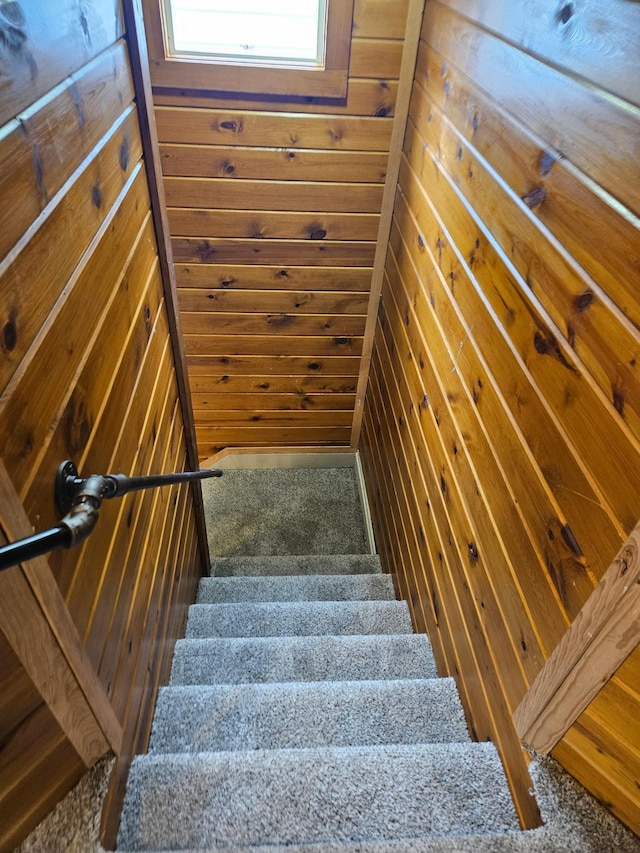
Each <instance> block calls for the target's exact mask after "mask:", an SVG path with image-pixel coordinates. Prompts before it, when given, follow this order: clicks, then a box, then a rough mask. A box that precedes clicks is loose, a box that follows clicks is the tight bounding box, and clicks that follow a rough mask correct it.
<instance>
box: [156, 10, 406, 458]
mask: <svg viewBox="0 0 640 853" xmlns="http://www.w3.org/2000/svg"><path fill="white" fill-rule="evenodd" d="M407 7H408V2H407V0H355V3H354V25H353V37H352V40H351V55H350V66H349V88H348V96H347V98H346V100H344V101H333V102H331V101H322V100H319V99H317V98H298V99H297V100H289V101H287V100H286V99H285V98H277V99H274V98H270V99H265V98H259V97H255V98H249V97H247V98H244V99H243V98H242V96H238V95H227V96H225V95H224V94H220V93H215V92H200V93H198V92H188V91H168V90H158V89H154V100H155V104H156V120H157V124H158V133H159V137H160V143H161V155H162V168H163V172H164V176H165V188H166V193H167V204H168V207H169V221H170V227H171V234H172V238H173V239H172V242H173V252H174V258H175V262H176V275H177V282H178V289H179V297H180V310H181V320H182V325H183V329H184V333H185V342H186V350H187V357H188V364H189V377H190V383H191V389H192V393H193V405H194V410H195V419H196V431H197V438H198V446H199V452H200V456H201V458H207V457H209V456H211V455H213V454H214V453H215V452H216V451H217V450H219V449H220V448H223V447H225V446H227V445H236V446H237V445H240V446H251V445H254V446H255V445H266V446H270V445H283V444H284V445H307V446H308V445H319V444H346V445H348V444H349V442H350V438H351V426H352V421H353V412H354V405H355V395H356V389H357V384H358V374H359V371H360V354H361V352H362V345H363V335H364V330H365V319H366V313H367V308H368V297H369V288H370V283H371V271H372V266H373V258H374V252H375V241H376V236H377V231H378V220H379V214H380V207H381V202H382V192H383V184H384V179H385V174H386V167H387V156H388V151H389V142H390V138H391V126H392V123H393V118H392V117H393V113H394V105H395V99H396V93H397V82H398V80H397V78H398V76H399V72H400V61H401V55H402V47H403V39H404V30H405V21H406V16H407ZM147 26H149V24H147Z"/></svg>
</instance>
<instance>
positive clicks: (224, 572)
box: [211, 554, 382, 577]
mask: <svg viewBox="0 0 640 853" xmlns="http://www.w3.org/2000/svg"><path fill="white" fill-rule="evenodd" d="M381 572H382V568H381V566H380V557H379V556H378V555H377V554H333V555H324V554H323V555H317V554H311V555H303V556H298V555H293V556H291V555H288V556H283V557H268V556H265V557H217V558H214V559H212V560H211V575H212V576H214V577H236V576H246V575H252V576H268V577H271V576H273V575H355V574H367V575H368V574H380V573H381Z"/></svg>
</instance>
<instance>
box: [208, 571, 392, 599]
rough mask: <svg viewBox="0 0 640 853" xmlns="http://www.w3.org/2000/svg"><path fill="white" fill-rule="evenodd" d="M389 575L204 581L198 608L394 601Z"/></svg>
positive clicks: (293, 576) (299, 576)
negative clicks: (286, 603) (259, 603)
mask: <svg viewBox="0 0 640 853" xmlns="http://www.w3.org/2000/svg"><path fill="white" fill-rule="evenodd" d="M395 597H396V596H395V592H394V589H393V582H392V580H391V577H390V575H383V574H374V575H364V574H362V575H291V576H283V577H222V578H219V577H216V578H202V579H201V581H200V585H199V587H198V598H197V602H198V604H221V603H232V602H241V601H253V602H258V601H262V602H264V601H375V600H378V601H384V600H387V601H393V600H395Z"/></svg>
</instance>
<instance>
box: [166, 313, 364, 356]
mask: <svg viewBox="0 0 640 853" xmlns="http://www.w3.org/2000/svg"><path fill="white" fill-rule="evenodd" d="M181 319H182V327H183V329H184V333H185V335H210V334H215V335H216V337H217V336H223V335H228V336H234V337H235V336H237V335H247V336H253V335H258V336H260V335H270V336H274V338H276V340H277V338H279V337H281V336H291V335H295V336H300V337H305V336H308V335H316V336H323V337H324V336H328V337H333V338H335V337H336V336H345V337H355V336H358V335H362V334H363V332H364V317H358V316H356V315H353V314H344V315H336V314H325V315H322V314H285V313H282V312H281V313H278V314H225V313H222V312H217V313H211V314H208V313H207V314H205V313H203V312H182V313H181ZM273 346H274V347H275V348H277V343H276V341H275V340H274V342H273Z"/></svg>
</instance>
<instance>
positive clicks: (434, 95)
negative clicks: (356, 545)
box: [361, 0, 640, 832]
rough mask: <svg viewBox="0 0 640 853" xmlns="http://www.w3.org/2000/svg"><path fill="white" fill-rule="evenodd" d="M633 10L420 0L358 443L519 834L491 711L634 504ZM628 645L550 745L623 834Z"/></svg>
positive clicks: (376, 500)
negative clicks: (498, 761) (500, 772)
mask: <svg viewBox="0 0 640 853" xmlns="http://www.w3.org/2000/svg"><path fill="white" fill-rule="evenodd" d="M639 36H640V7H639V6H638V5H637V4H632V3H626V2H623V0H612V2H610V3H607V4H601V3H597V2H583V3H580V4H575V3H565V4H561V5H560V6H558V4H556V3H553V4H552V3H550V2H546V0H534V2H526V3H525V2H523V0H520V2H515V3H509V2H506V0H505V2H502V3H491V4H486V3H482V2H480V0H440V2H437V0H427V3H426V10H425V18H424V24H423V29H422V42H421V47H420V53H419V59H418V64H417V68H416V72H415V80H414V90H413V97H412V103H411V110H410V118H409V121H408V125H407V130H406V137H405V145H404V154H403V160H402V167H401V171H400V179H399V184H398V191H397V197H396V204H395V211H394V218H393V226H392V232H391V237H390V242H389V250H388V254H387V260H386V271H385V282H384V290H383V296H382V303H381V310H380V316H379V323H378V327H377V331H376V341H375V350H374V356H373V366H372V372H371V378H370V385H369V389H368V393H367V397H366V405H365V416H364V427H363V438H362V447H361V449H362V455H363V464H364V468H365V472H366V478H367V484H368V490H369V496H370V499H371V500H372V503H373V515H374V520H375V531H376V537H377V542H378V545H379V548H380V550H381V552H382V556H383V559H384V562H385V566H386V568H387V570H389V571H392V572H395V573H397V576H398V581H399V584H400V587H401V589H402V593H403V595H404V596H405V597H406V598H407V599H408V600H409V602H410V606H411V609H412V612H413V618H414V622H415V625H416V627H417V628H418V629H420V630H424V629H427V630H428V631H429V633H430V635H431V638H432V641H433V645H434V648H435V651H436V655H437V660H438V665H439V668H440V672H441V674H453V675H455V676H456V678H457V680H458V683H459V686H460V689H461V693H462V696H463V699H464V703H465V707H466V710H467V715H468V720H469V723H470V726H471V728H472V731H473V732H474V734H475V735H477V737H478V738H480V739H491V740H493V741H494V742H495V743H496V745H497V747H498V749H499V750H500V753H501V755H502V758H503V760H504V763H505V767H506V769H507V773H508V776H509V780H510V783H511V787H512V790H513V793H514V796H515V799H516V803H517V806H518V809H519V812H520V816H521V819H522V823H523V825H528V826H531V825H535V823H536V821H537V819H538V816H537V811H536V807H535V804H534V803H533V801H532V799H531V797H530V796H529V794H528V789H529V785H530V782H529V778H528V773H527V769H526V759H525V757H524V755H523V753H522V751H521V749H520V746H519V743H518V739H517V737H516V735H515V732H514V728H513V724H512V713H513V711H514V709H515V708H516V706H517V705H518V703H519V702H520V700H521V698H522V696H523V695H524V693H525V691H526V689H527V687H528V685H529V684H530V683H531V682H532V680H533V678H534V677H535V675H536V673H537V672H538V671H539V669H540V668H541V666H542V664H543V662H544V660H545V659H546V658H547V657H548V656H549V655H550V653H551V651H552V650H553V648H554V647H555V645H556V644H557V643H558V641H559V640H560V637H561V636H562V635H563V633H564V631H565V630H566V627H567V625H568V624H569V623H570V621H571V619H572V618H573V617H574V616H575V615H576V613H577V612H578V610H579V609H580V607H581V606H582V605H583V604H584V602H585V601H586V599H587V598H588V596H589V595H590V593H591V591H592V589H593V587H594V584H595V583H596V582H597V580H598V579H599V578H600V576H601V575H602V573H603V572H604V570H605V569H606V568H607V566H608V565H609V563H610V561H611V560H612V559H613V557H614V556H615V554H616V552H617V551H618V549H619V548H620V546H621V544H622V542H623V541H624V539H625V538H626V536H627V535H628V534H629V533H630V531H631V530H632V529H633V527H634V526H635V524H636V522H637V521H638V518H640V443H639V442H640V418H639V414H640V382H639V381H638V371H639V370H640V334H639V331H638V329H639V328H640V301H639V299H638V293H639V291H638V273H639V272H640V232H639V230H638V223H639V220H638V214H639V213H640V195H639V190H640V180H639V178H640V175H639V166H638V164H639V163H640V147H639V142H640V121H639V116H640V111H639V109H638V107H639V106H640V45H639ZM639 719H640V651H636V652H635V653H633V654H632V656H631V657H630V658H629V659H628V660H627V662H626V663H625V664H624V665H623V666H622V667H621V668H620V669H619V670H618V672H617V673H616V675H615V677H614V678H613V680H612V681H611V682H610V683H609V684H608V685H607V686H606V687H605V688H604V689H603V690H602V691H601V693H600V694H599V696H598V697H597V698H596V699H595V700H594V701H593V702H592V703H591V705H590V706H589V707H588V709H587V710H586V711H585V712H584V713H583V714H582V715H581V717H580V718H579V719H578V721H577V723H576V724H575V725H574V726H573V727H572V728H571V729H570V731H569V733H568V734H567V735H566V737H565V738H564V739H563V740H562V741H561V742H560V744H559V745H558V747H557V748H556V749H555V751H554V753H553V754H554V755H555V757H556V758H557V759H558V760H559V761H560V762H561V763H562V764H563V765H564V766H565V768H567V769H568V770H569V771H570V772H571V773H572V774H574V775H575V776H576V777H577V778H578V779H579V780H580V781H581V782H582V783H583V784H584V785H585V786H586V787H587V788H588V789H589V790H590V791H591V792H592V793H594V794H595V795H596V796H597V797H598V798H600V799H601V800H602V801H603V802H605V803H606V804H608V806H609V807H610V808H611V809H612V811H613V813H614V814H616V815H617V816H618V817H619V818H621V819H622V820H623V821H624V822H625V823H627V824H628V825H629V826H630V827H631V828H632V829H634V830H635V832H640V798H639V796H638V793H639V789H640V728H639V727H638V725H637V722H638V720H639Z"/></svg>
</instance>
